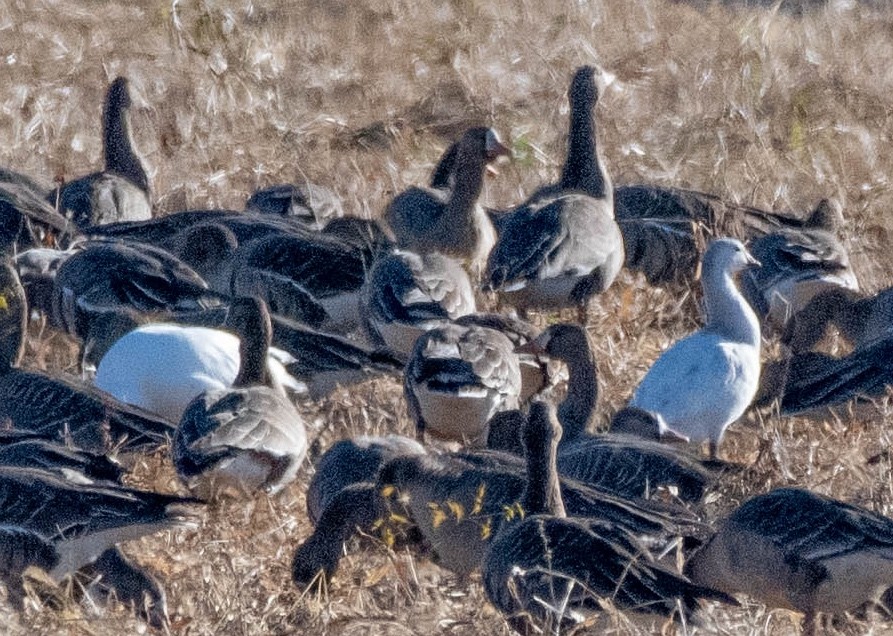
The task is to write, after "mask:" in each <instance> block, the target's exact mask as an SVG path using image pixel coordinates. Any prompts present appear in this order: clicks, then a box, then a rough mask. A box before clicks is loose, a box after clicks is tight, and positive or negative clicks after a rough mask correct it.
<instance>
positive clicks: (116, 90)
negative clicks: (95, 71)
mask: <svg viewBox="0 0 893 636" xmlns="http://www.w3.org/2000/svg"><path fill="white" fill-rule="evenodd" d="M106 103H107V104H108V108H109V109H110V110H112V111H115V110H123V109H126V108H130V107H131V106H132V105H133V103H132V102H131V100H130V89H129V82H128V81H127V78H126V77H116V78H115V80H114V81H113V82H112V83H111V85H109V90H108V94H107V96H106Z"/></svg>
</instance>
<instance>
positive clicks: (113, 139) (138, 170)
mask: <svg viewBox="0 0 893 636" xmlns="http://www.w3.org/2000/svg"><path fill="white" fill-rule="evenodd" d="M103 133H104V135H105V140H104V141H105V169H106V170H107V171H108V172H114V173H116V174H119V175H121V176H122V177H126V178H127V179H128V180H130V181H132V182H133V183H134V184H135V185H136V186H138V187H139V188H140V189H141V190H143V191H144V192H149V177H148V175H147V174H146V171H145V169H144V168H143V164H142V163H141V162H140V158H139V157H138V156H137V154H136V152H135V151H134V150H133V139H132V137H131V135H130V123H129V120H128V117H127V109H126V108H124V107H122V106H121V105H120V104H117V103H115V102H109V103H107V104H106V108H105V112H104V113H103Z"/></svg>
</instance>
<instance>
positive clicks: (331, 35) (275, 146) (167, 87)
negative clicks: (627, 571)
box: [0, 0, 893, 636]
mask: <svg viewBox="0 0 893 636" xmlns="http://www.w3.org/2000/svg"><path fill="white" fill-rule="evenodd" d="M791 4H792V5H795V6H792V7H784V6H779V4H778V3H775V4H771V3H768V2H745V1H743V0H740V1H738V2H730V3H729V4H728V5H725V4H723V3H720V2H711V1H709V0H698V1H696V2H685V1H683V0H675V1H674V0H623V1H621V0H590V1H588V2H570V1H567V0H561V1H556V2H547V3H542V2H537V1H534V0H497V1H491V0H487V1H484V0H437V1H435V2H430V3H429V2H411V1H408V0H360V1H357V2H352V1H348V0H323V1H316V2H314V1H312V0H270V1H268V2H255V1H254V0H219V1H217V0H164V1H152V0H136V1H134V2H124V1H122V0H91V1H89V2H78V1H77V0H0V165H3V166H6V167H9V168H12V169H14V170H18V171H20V172H24V173H26V174H29V175H31V176H34V177H36V178H40V179H43V180H44V181H45V182H47V183H48V184H51V183H52V181H53V179H54V178H55V177H64V178H71V177H74V176H77V175H80V174H85V173H86V172H89V171H91V170H93V169H96V168H98V167H99V166H100V164H101V161H102V158H101V139H100V131H99V120H100V113H101V102H102V98H103V94H104V91H105V88H106V86H107V84H108V82H109V81H110V79H112V78H114V77H115V76H116V75H118V74H124V75H126V76H128V77H129V78H130V80H131V87H132V92H133V94H134V101H135V108H134V113H133V123H134V127H135V140H136V144H137V147H138V149H139V150H140V152H141V154H142V155H143V156H144V158H145V159H146V162H147V164H148V166H149V175H150V180H151V183H152V185H153V189H154V200H155V204H156V207H157V213H158V214H165V213H168V212H172V211H176V210H181V209H184V208H187V207H188V208H215V207H222V208H231V209H242V207H243V206H244V201H245V199H246V198H247V197H248V195H249V194H250V193H251V192H252V191H253V190H254V189H255V188H258V187H260V186H266V185H271V184H273V183H278V182H289V181H298V180H302V179H308V180H310V181H314V182H317V183H321V184H324V185H327V186H330V187H331V188H333V189H334V190H335V191H336V192H337V193H338V194H339V195H341V196H342V197H343V200H344V204H345V209H346V210H347V211H348V212H349V213H352V214H356V215H361V216H371V217H375V216H377V215H379V213H380V212H381V210H382V209H383V207H384V205H385V202H386V201H387V200H388V197H390V196H391V195H392V194H393V193H395V192H397V191H399V190H401V189H402V188H404V187H406V186H408V185H410V184H416V183H420V182H423V181H425V180H426V178H427V175H428V173H429V171H430V169H431V168H432V166H433V163H434V161H436V159H437V157H438V155H439V152H440V151H441V150H442V149H443V148H444V147H445V145H446V144H447V143H448V142H449V141H450V140H452V139H453V138H454V137H455V136H457V133H458V132H459V131H461V130H462V129H463V128H464V127H466V126H467V125H469V124H474V123H482V122H483V123H488V124H491V125H493V126H494V127H495V128H496V129H497V130H499V132H500V133H501V134H502V136H503V138H504V140H507V143H509V144H510V145H511V147H512V149H513V151H514V153H515V158H514V160H513V162H512V163H510V164H507V165H505V166H502V169H501V174H500V175H499V176H498V177H496V178H493V179H489V180H488V183H487V185H486V190H485V197H486V201H487V203H488V204H490V205H494V206H500V207H505V206H509V205H511V204H513V203H516V202H518V201H520V200H521V199H522V197H523V196H524V194H525V193H527V192H529V191H531V190H532V189H533V188H534V187H536V186H537V185H540V184H543V183H545V182H548V181H550V180H553V179H554V178H555V176H556V174H557V171H558V168H559V167H560V164H561V161H562V158H563V152H564V135H565V131H566V125H567V104H566V100H565V91H566V87H567V82H568V80H569V78H570V75H571V73H572V71H573V69H574V68H575V67H576V66H577V65H579V64H582V63H597V64H599V65H601V66H602V67H603V68H604V69H605V70H607V71H609V72H610V73H613V74H614V75H615V76H616V81H615V82H614V83H613V84H612V85H611V87H610V88H609V89H608V91H607V92H606V94H605V95H604V96H603V98H602V100H601V102H600V104H599V107H598V120H599V138H600V141H601V144H602V148H603V152H604V156H605V158H606V160H607V168H608V170H609V172H610V174H611V176H612V177H613V179H614V182H615V184H626V183H643V182H644V183H656V184H664V185H675V186H683V187H693V188H697V189H700V190H705V191H708V192H713V193H716V194H718V195H721V196H722V197H725V198H727V199H729V200H733V201H738V202H742V203H747V204H752V205H756V206H760V207H764V208H768V209H775V210H793V211H805V210H807V209H809V208H811V207H812V206H813V205H814V204H815V203H816V202H817V201H818V200H819V199H820V198H822V197H828V196H833V197H837V198H838V199H839V200H840V201H841V202H842V203H843V204H844V211H845V215H846V218H847V228H846V236H845V238H846V242H847V245H848V247H849V248H850V249H851V254H852V259H853V262H854V265H855V267H856V269H857V272H858V273H859V275H860V277H861V282H862V285H863V286H864V288H865V289H867V290H869V291H874V290H877V289H879V288H882V287H885V286H889V285H890V284H891V283H893V251H891V250H890V247H889V246H890V244H891V236H893V216H891V210H893V153H891V152H890V147H891V143H893V6H887V3H886V2H884V1H882V0H878V1H877V2H873V3H863V2H859V1H858V0H829V2H827V3H822V2H818V1H816V2H806V1H802V2H792V3H791ZM752 5H760V6H752ZM696 287H697V284H696V283H695V282H692V289H693V290H694V289H696ZM695 307H696V305H695V303H693V302H691V296H690V295H689V294H688V293H680V290H673V291H670V292H668V291H665V290H660V289H652V288H649V287H648V286H647V285H646V284H645V282H644V280H643V279H640V278H638V277H636V276H633V275H630V274H623V275H621V277H620V278H619V279H618V281H617V282H616V283H615V285H614V286H613V288H612V289H611V290H609V292H608V293H607V294H605V295H604V296H602V297H601V298H599V299H598V300H597V301H596V302H595V303H594V307H593V309H594V310H593V312H592V318H591V321H590V323H589V325H588V328H589V330H590V333H591V335H592V336H593V341H594V342H595V344H596V347H597V358H598V359H599V361H600V369H599V370H600V376H599V390H600V396H599V413H600V416H599V419H600V421H601V422H604V421H606V420H607V417H608V414H610V413H612V412H613V411H614V410H616V409H617V408H618V407H619V406H621V405H622V404H624V403H625V401H626V400H627V399H628V398H629V396H630V394H631V391H632V389H633V387H634V386H635V385H636V383H637V382H638V380H639V379H640V378H641V376H642V375H643V374H644V372H645V370H646V368H647V367H648V365H649V364H650V363H651V361H653V360H654V359H655V358H656V357H657V355H658V353H659V351H660V350H661V349H662V348H663V347H665V346H666V345H667V344H668V343H670V342H672V341H673V340H675V339H677V338H678V337H680V336H681V335H683V334H685V333H687V332H688V331H690V330H691V329H693V328H694V327H695V326H696V325H697V324H698V320H699V318H698V315H697V313H696V311H695ZM554 319H555V317H554V316H552V317H549V316H538V317H537V320H538V321H540V322H541V323H542V324H545V322H546V321H547V320H554ZM32 335H33V337H32V339H31V342H30V346H29V354H28V358H27V359H26V364H28V365H31V366H38V367H40V366H47V365H48V366H51V367H60V368H67V369H69V370H73V369H74V357H73V354H72V352H73V348H72V346H71V343H69V342H68V341H66V340H65V339H64V338H63V337H62V336H59V335H56V334H52V333H50V332H49V331H45V332H38V331H37V330H36V329H35V330H34V332H33V334H32ZM827 344H828V346H829V347H831V348H832V349H834V348H835V347H836V346H837V344H836V343H835V342H833V341H832V342H829V343H827ZM775 349H776V348H775V346H774V345H773V343H771V342H770V341H768V340H767V341H766V347H765V351H766V355H767V356H771V355H772V354H773V353H774V352H775ZM302 408H304V409H305V412H306V415H307V421H308V423H310V426H309V428H310V431H311V436H312V437H313V438H316V437H320V438H321V441H322V446H323V448H325V446H327V445H328V443H330V442H331V441H332V440H334V439H337V438H339V437H342V436H348V435H355V434H360V433H382V432H386V431H397V432H403V433H408V432H410V427H409V422H408V420H407V416H406V413H405V409H404V406H403V402H402V393H401V389H400V386H399V384H398V383H397V382H396V381H392V380H389V379H381V380H376V381H374V382H371V383H369V384H367V385H363V386H359V387H355V388H352V389H351V390H349V391H344V390H342V391H339V392H337V393H335V394H334V395H333V396H331V398H330V399H328V400H326V401H325V402H322V403H316V404H313V403H309V404H305V405H302ZM891 426H893V408H891V407H890V406H889V405H888V404H887V403H886V401H884V402H881V403H878V404H877V405H871V406H869V407H868V408H865V409H861V410H860V412H859V413H858V414H852V413H845V412H840V413H836V414H833V415H829V416H828V417H826V418H823V419H822V418H818V419H815V418H814V419H811V420H806V419H802V418H780V417H776V416H773V415H772V414H771V412H763V413H751V414H749V415H748V416H747V417H746V418H745V419H744V420H743V421H742V422H741V423H739V424H737V425H735V426H734V427H732V429H731V430H730V432H729V434H728V436H727V438H726V440H727V441H726V444H725V446H724V448H723V450H722V453H723V454H724V456H725V457H726V458H728V459H731V460H734V461H738V462H743V463H747V464H748V465H750V467H749V469H748V470H747V471H746V472H745V473H744V474H743V475H741V476H739V478H738V479H736V480H734V481H733V482H730V483H727V484H725V485H723V486H722V487H720V488H719V489H718V490H717V491H716V492H715V493H714V494H712V495H711V504H710V509H711V512H712V513H715V514H716V515H717V516H719V515H721V514H723V513H725V512H726V511H728V510H730V509H732V508H734V507H735V506H736V505H737V504H738V503H739V502H740V501H742V500H743V499H744V498H746V497H748V496H750V495H752V494H755V493H759V492H763V491H765V490H767V489H769V488H771V487H775V486H782V485H793V484H798V485H803V486H808V487H810V488H812V489H815V490H816V491H819V492H822V493H826V494H830V495H834V496H836V497H840V498H843V499H845V500H847V501H851V502H855V503H858V504H861V505H864V506H867V507H869V508H872V509H874V510H876V511H878V512H881V513H884V514H887V515H890V516H893V481H891V465H890V464H889V463H887V462H881V463H879V464H877V465H871V466H869V465H866V462H865V459H866V458H867V457H869V456H871V455H873V454H875V453H877V452H878V451H880V450H881V449H884V448H887V447H889V446H890V443H891V440H893V428H891ZM310 470H311V469H310V468H307V469H305V470H304V471H303V472H302V474H301V477H300V478H299V480H298V482H297V483H296V484H295V485H293V486H291V487H289V488H288V489H286V490H285V491H284V492H283V493H281V494H280V496H278V497H275V498H269V497H266V496H258V497H256V498H255V499H253V500H250V501H243V502H226V503H222V504H218V505H215V506H213V507H211V508H210V509H209V511H208V513H207V515H206V516H205V520H204V523H203V525H202V527H201V528H199V529H198V530H197V531H181V532H175V533H170V534H167V535H157V536H154V537H151V538H147V539H145V540H142V541H137V542H133V543H130V544H127V545H126V546H125V548H124V549H125V551H126V552H127V553H128V554H129V555H131V556H133V557H134V558H135V559H136V560H138V561H139V562H140V563H143V564H145V565H147V566H149V567H150V568H151V569H152V571H153V572H155V573H157V575H158V577H159V578H160V579H161V580H162V581H163V582H164V584H165V586H166V589H167V594H168V601H169V605H170V610H171V615H172V624H171V628H170V631H171V633H173V634H182V635H184V636H186V635H188V636H199V635H205V634H217V635H219V634H233V635H244V636H248V635H255V634H258V635H259V634H274V635H285V634H332V635H335V634H338V635H342V634H343V635H349V636H360V635H365V634H388V635H394V636H403V635H411V634H418V635H422V634H508V633H509V630H508V628H507V627H506V626H505V624H504V623H503V621H502V619H501V617H500V616H499V615H498V614H497V613H496V612H495V610H493V609H492V608H491V607H490V606H489V605H488V604H487V602H486V599H485V597H484V594H483V591H482V588H481V586H480V585H479V583H478V582H477V581H476V580H474V579H473V578H472V579H471V580H458V579H457V578H456V577H454V576H452V575H451V574H450V573H448V572H446V571H445V570H441V569H439V568H438V567H437V566H435V565H433V564H432V563H431V562H430V561H429V560H428V559H426V558H425V557H424V556H421V555H418V554H410V553H404V552H396V553H394V552H390V551H388V550H387V549H386V548H385V547H384V546H382V545H380V544H376V543H375V542H373V541H370V540H364V541H363V542H361V543H356V544H355V545H353V546H351V548H352V549H351V550H350V551H349V553H348V556H347V557H346V558H345V559H344V560H343V561H342V566H341V569H340V570H339V572H338V574H337V575H336V576H335V577H334V579H333V580H332V581H331V583H330V586H329V588H328V589H327V590H326V592H325V594H314V595H303V594H302V593H301V592H300V591H299V590H298V589H297V588H295V587H294V586H293V585H292V583H291V579H290V561H291V557H292V554H293V551H294V549H295V547H296V546H297V545H298V543H299V542H300V541H301V540H302V539H303V538H304V537H306V536H307V535H308V534H309V533H310V531H311V526H310V523H309V521H308V520H307V516H306V513H305V509H304V493H303V491H304V488H305V486H306V483H307V481H308V479H309V476H310V474H311V473H310ZM135 473H136V474H135V478H134V479H135V483H137V484H139V485H142V486H146V487H152V488H158V489H162V490H166V491H177V490H178V489H179V488H180V486H179V485H178V483H177V480H176V478H175V475H174V473H173V470H172V468H171V467H170V465H169V460H168V459H167V458H166V457H163V456H159V457H150V458H144V459H143V458H141V459H140V460H139V463H138V464H137V466H136V467H135ZM62 596H64V595H62ZM60 603H61V606H60V608H58V609H50V608H48V607H45V606H41V605H39V604H38V602H37V601H36V600H34V599H31V600H30V601H28V602H27V608H26V611H25V613H24V614H23V615H18V614H16V613H15V612H13V611H12V610H10V609H9V608H8V607H7V606H6V605H5V604H3V603H2V601H0V633H3V634H10V635H12V636H20V635H25V634H27V635H29V636H30V635H34V634H73V635H74V634H77V635H85V636H86V635H90V636H107V635H112V634H115V635H120V634H131V633H144V632H145V631H146V629H147V628H146V627H145V626H144V625H143V624H142V623H140V622H139V621H137V620H136V619H134V618H132V617H131V616H130V614H129V613H128V612H127V611H126V610H125V609H123V608H119V607H113V608H111V609H103V608H91V607H86V606H83V605H80V604H75V603H72V602H70V601H67V600H64V598H63V600H62V601H60ZM704 616H705V622H706V628H705V629H704V630H700V631H699V630H694V631H699V633H705V632H706V633H719V634H789V633H794V632H795V631H796V630H797V626H798V621H799V617H798V616H797V615H796V614H793V613H790V612H786V611H781V610H774V611H773V610H767V609H766V608H765V607H763V606H761V605H759V604H756V603H748V602H745V603H744V604H743V606H742V607H741V608H737V609H729V608H720V607H718V606H712V607H710V608H709V609H708V610H706V611H705V612H704ZM660 629H661V625H659V624H657V625H648V624H644V625H643V624H641V623H630V622H629V621H628V619H627V617H626V616H623V615H618V614H611V613H608V615H607V616H606V618H605V620H604V622H603V623H600V624H598V625H597V626H592V627H591V633H618V634H638V633H652V632H656V631H659V630H660ZM670 629H671V630H672V629H674V628H670ZM675 629H676V630H677V632H676V633H685V632H684V630H682V629H681V628H678V627H677V628H675ZM838 630H839V631H840V632H842V633H848V634H861V633H871V634H883V633H893V624H885V623H883V622H880V621H877V620H874V619H871V621H870V622H862V621H855V620H854V621H853V622H851V623H850V624H848V625H837V626H835V627H833V628H832V630H831V631H832V633H837V631H838ZM688 631H689V632H692V630H691V629H689V630H688Z"/></svg>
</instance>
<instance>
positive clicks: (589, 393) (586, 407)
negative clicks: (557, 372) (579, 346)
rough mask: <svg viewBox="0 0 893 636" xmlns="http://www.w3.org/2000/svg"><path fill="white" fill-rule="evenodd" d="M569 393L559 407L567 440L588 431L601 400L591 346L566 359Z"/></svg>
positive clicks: (560, 418) (559, 415) (559, 417)
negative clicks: (573, 357)
mask: <svg viewBox="0 0 893 636" xmlns="http://www.w3.org/2000/svg"><path fill="white" fill-rule="evenodd" d="M565 364H567V373H568V379H567V395H566V397H565V398H564V401H563V402H562V403H561V405H560V406H559V407H558V421H559V422H561V427H562V428H563V429H564V437H563V439H564V441H565V442H569V441H571V440H574V439H576V438H578V437H580V436H581V435H583V434H584V433H585V432H586V427H587V426H588V425H589V420H590V419H591V418H592V413H593V412H594V411H595V404H596V401H597V400H598V378H597V377H596V376H597V373H596V368H595V358H594V357H593V355H592V352H591V350H590V349H589V347H588V346H586V348H585V349H583V350H582V352H581V356H580V358H579V359H574V360H566V361H565Z"/></svg>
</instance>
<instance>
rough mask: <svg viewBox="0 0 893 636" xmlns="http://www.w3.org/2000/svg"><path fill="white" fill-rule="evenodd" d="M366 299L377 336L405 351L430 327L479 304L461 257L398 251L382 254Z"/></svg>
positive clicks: (366, 310) (366, 317)
mask: <svg viewBox="0 0 893 636" xmlns="http://www.w3.org/2000/svg"><path fill="white" fill-rule="evenodd" d="M361 302H362V307H363V321H364V323H365V325H366V329H367V331H368V332H369V336H370V338H371V339H372V341H373V342H376V343H377V344H380V345H385V346H387V347H388V348H390V349H392V350H393V351H396V352H398V353H400V354H402V355H404V356H408V355H409V354H410V352H411V351H412V349H413V347H414V346H415V342H416V340H417V339H418V337H419V336H420V335H421V334H422V333H424V332H425V331H428V330H429V329H432V328H434V327H439V326H443V325H444V324H446V323H448V322H449V321H450V320H455V319H457V318H460V317H461V316H465V315H467V314H470V313H472V312H473V311H475V309H476V306H475V299H474V290H473V289H472V287H471V280H470V279H469V278H468V274H466V273H465V270H464V269H462V266H461V265H460V264H459V262H458V261H456V260H454V259H452V258H450V257H448V256H444V255H443V254H440V253H438V252H431V253H429V254H423V255H420V254H415V253H414V252H407V251H404V250H395V251H394V252H393V253H391V254H388V255H387V256H383V257H382V258H380V259H378V261H376V263H375V265H373V267H372V271H370V272H369V276H368V277H367V280H366V284H365V286H364V289H363V296H362V301H361Z"/></svg>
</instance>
